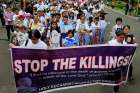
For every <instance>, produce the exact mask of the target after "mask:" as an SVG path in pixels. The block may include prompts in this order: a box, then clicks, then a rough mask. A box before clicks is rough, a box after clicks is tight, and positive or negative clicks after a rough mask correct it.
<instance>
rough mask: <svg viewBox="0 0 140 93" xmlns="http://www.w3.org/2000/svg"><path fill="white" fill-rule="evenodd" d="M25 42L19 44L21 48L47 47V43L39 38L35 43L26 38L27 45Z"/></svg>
mask: <svg viewBox="0 0 140 93" xmlns="http://www.w3.org/2000/svg"><path fill="white" fill-rule="evenodd" d="M25 44H26V42H25V43H24V44H23V45H22V46H21V47H22V48H32V49H47V45H46V44H45V43H44V42H43V41H41V40H40V39H39V42H38V43H36V44H33V43H32V40H31V39H28V43H27V45H25Z"/></svg>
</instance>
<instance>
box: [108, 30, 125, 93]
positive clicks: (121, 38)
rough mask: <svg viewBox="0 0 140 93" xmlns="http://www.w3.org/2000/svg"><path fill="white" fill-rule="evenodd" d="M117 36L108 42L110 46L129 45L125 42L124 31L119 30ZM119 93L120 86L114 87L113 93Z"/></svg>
mask: <svg viewBox="0 0 140 93" xmlns="http://www.w3.org/2000/svg"><path fill="white" fill-rule="evenodd" d="M115 34H116V39H112V40H111V41H109V42H108V43H109V44H110V45H123V44H127V43H126V42H125V33H124V31H123V30H122V29H117V30H116V33H115ZM118 92H119V86H114V91H113V93H118Z"/></svg>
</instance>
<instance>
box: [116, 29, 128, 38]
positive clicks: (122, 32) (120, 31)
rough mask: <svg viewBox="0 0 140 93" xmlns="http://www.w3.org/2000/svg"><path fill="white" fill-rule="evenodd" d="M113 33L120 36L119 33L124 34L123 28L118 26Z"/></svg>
mask: <svg viewBox="0 0 140 93" xmlns="http://www.w3.org/2000/svg"><path fill="white" fill-rule="evenodd" d="M115 34H116V36H120V35H126V34H125V33H124V31H123V29H121V28H118V29H117V30H116V31H115Z"/></svg>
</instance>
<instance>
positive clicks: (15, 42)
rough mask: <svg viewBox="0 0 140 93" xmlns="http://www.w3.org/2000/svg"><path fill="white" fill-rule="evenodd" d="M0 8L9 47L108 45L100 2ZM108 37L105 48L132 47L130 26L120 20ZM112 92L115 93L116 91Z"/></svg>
mask: <svg viewBox="0 0 140 93" xmlns="http://www.w3.org/2000/svg"><path fill="white" fill-rule="evenodd" d="M0 6H1V7H0V18H1V22H2V25H3V26H4V25H5V27H6V31H7V38H8V40H9V41H10V44H9V46H10V47H27V48H43V49H46V48H59V47H73V46H83V45H95V44H105V43H107V42H106V32H107V30H106V29H107V25H108V24H107V22H106V20H105V15H106V14H107V13H105V12H104V3H103V2H102V1H101V0H95V1H94V2H90V3H85V4H82V5H81V4H80V3H79V2H77V0H66V1H65V0H46V1H45V0H38V1H37V2H36V3H27V4H26V7H25V8H24V9H18V8H14V9H11V8H10V7H8V6H6V5H5V4H2V3H1V4H0ZM109 34H110V41H109V42H108V44H111V45H121V44H134V43H135V37H134V35H133V33H132V32H131V28H130V26H129V25H123V19H122V18H120V17H118V18H116V24H115V25H114V26H113V27H112V31H111V32H110V33H109ZM131 70H132V69H131ZM130 79H133V77H132V71H130ZM114 92H115V93H116V92H118V87H117V88H114Z"/></svg>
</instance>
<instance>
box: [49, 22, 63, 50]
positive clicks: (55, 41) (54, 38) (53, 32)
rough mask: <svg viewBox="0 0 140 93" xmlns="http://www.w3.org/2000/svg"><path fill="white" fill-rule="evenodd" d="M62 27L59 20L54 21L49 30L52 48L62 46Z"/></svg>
mask: <svg viewBox="0 0 140 93" xmlns="http://www.w3.org/2000/svg"><path fill="white" fill-rule="evenodd" d="M60 37H61V34H60V29H59V27H58V24H57V22H55V21H53V22H52V23H51V27H50V30H48V33H47V38H48V39H49V45H50V47H51V48H57V47H60Z"/></svg>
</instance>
